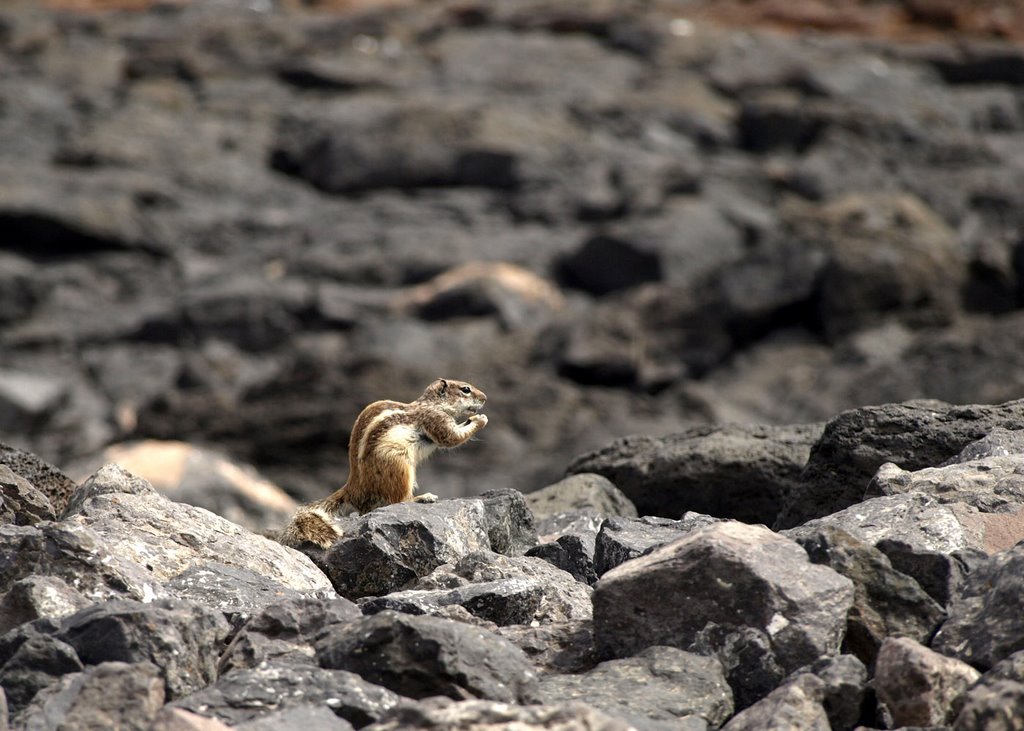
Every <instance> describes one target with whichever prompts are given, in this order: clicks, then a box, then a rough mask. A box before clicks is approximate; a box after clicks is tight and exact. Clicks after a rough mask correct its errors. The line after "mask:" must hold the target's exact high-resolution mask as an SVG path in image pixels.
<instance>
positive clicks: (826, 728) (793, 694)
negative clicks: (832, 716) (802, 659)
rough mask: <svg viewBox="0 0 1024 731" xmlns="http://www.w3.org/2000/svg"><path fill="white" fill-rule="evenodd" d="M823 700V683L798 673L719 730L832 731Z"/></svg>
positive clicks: (808, 675)
mask: <svg viewBox="0 0 1024 731" xmlns="http://www.w3.org/2000/svg"><path fill="white" fill-rule="evenodd" d="M824 698H825V684H824V683H823V682H822V681H821V680H820V679H819V678H817V677H815V676H813V675H811V674H809V673H805V674H801V675H800V677H799V678H798V679H797V680H796V681H795V682H792V683H786V684H785V685H782V686H780V687H779V688H776V689H775V690H773V691H772V692H771V693H769V694H768V695H767V696H765V697H764V698H762V699H761V700H759V701H758V702H757V703H755V704H753V705H752V706H750V707H749V708H746V709H745V710H742V711H740V712H739V713H737V714H736V715H735V716H733V717H732V719H731V720H730V721H729V723H727V724H725V725H724V726H722V731H789V730H790V729H801V731H831V729H832V726H831V724H830V723H829V718H828V714H827V713H826V712H825V707H824V705H823V704H822V703H823V701H824Z"/></svg>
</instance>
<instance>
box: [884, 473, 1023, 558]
mask: <svg viewBox="0 0 1024 731" xmlns="http://www.w3.org/2000/svg"><path fill="white" fill-rule="evenodd" d="M908 492H918V493H923V494H925V495H930V496H932V497H934V498H935V499H936V500H938V501H939V502H941V503H964V504H966V505H971V506H973V507H975V508H977V509H978V510H979V511H981V512H982V513H1004V514H1013V513H1017V512H1020V511H1021V510H1022V509H1024V454H1011V455H1006V456H1003V457H987V458H985V459H978V460H972V461H969V462H961V463H959V464H951V465H947V466H945V467H925V468H924V469H920V470H915V471H913V472H911V471H908V470H902V469H900V468H899V467H897V466H896V465H894V464H892V463H891V462H886V463H885V464H883V465H882V466H881V467H879V468H878V472H876V473H875V476H874V477H873V478H871V482H870V483H869V484H868V488H867V493H866V494H867V495H868V496H871V497H875V496H878V495H902V494H904V493H908ZM1004 517H1007V516H1004ZM1017 522H1019V523H1020V524H1021V525H1020V528H1019V531H1020V532H1019V533H1018V534H1016V535H1014V534H1011V535H1007V536H1006V537H1005V541H1006V542H1005V545H1003V544H1000V545H1001V548H1009V547H1010V546H1012V545H1013V544H1014V543H1016V542H1017V541H1019V540H1021V539H1022V538H1024V515H1021V516H1020V518H1019V520H1018V521H1017ZM1007 527H1008V528H1009V527H1010V526H1009V525H1008V526H1007ZM1001 548H995V549H994V550H1001Z"/></svg>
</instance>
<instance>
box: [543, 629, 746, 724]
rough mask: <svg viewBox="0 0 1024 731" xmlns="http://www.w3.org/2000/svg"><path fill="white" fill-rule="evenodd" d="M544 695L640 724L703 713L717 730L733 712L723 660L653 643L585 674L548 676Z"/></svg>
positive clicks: (545, 699) (549, 700)
mask: <svg viewBox="0 0 1024 731" xmlns="http://www.w3.org/2000/svg"><path fill="white" fill-rule="evenodd" d="M540 696H541V701H542V702H543V703H548V704H550V705H556V704H558V703H565V702H567V701H582V702H584V703H586V704H587V705H588V706H592V707H594V708H597V709H598V710H601V711H604V712H605V713H607V714H609V715H611V716H616V717H618V718H622V719H623V720H626V721H630V722H631V723H636V724H637V725H642V724H643V723H645V722H648V721H649V720H654V721H676V720H678V719H682V718H686V717H687V716H699V717H701V718H703V719H704V720H705V721H706V722H707V723H708V725H709V726H710V727H712V728H714V727H717V726H720V725H721V724H722V723H724V722H725V720H726V719H728V718H729V717H730V716H731V715H732V710H733V705H732V690H731V689H730V688H729V684H728V683H727V682H726V680H725V675H724V673H723V672H722V665H721V663H719V662H718V660H716V659H714V658H710V657H703V656H701V655H694V654H693V653H689V652H683V651H682V650H678V649H676V648H674V647H659V646H653V647H648V648H647V649H645V650H643V651H642V652H640V653H638V654H637V655H635V656H633V657H631V658H626V659H623V660H608V661H606V662H603V663H601V664H600V665H598V666H597V667H595V668H594V669H593V670H590V671H588V672H586V673H584V674H582V675H548V676H546V677H543V678H541V682H540Z"/></svg>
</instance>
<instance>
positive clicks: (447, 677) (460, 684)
mask: <svg viewBox="0 0 1024 731" xmlns="http://www.w3.org/2000/svg"><path fill="white" fill-rule="evenodd" d="M316 657H317V661H318V662H319V663H320V665H321V666H322V667H326V668H337V669H342V670H349V671H351V672H355V673H358V674H359V675H361V676H362V677H363V679H364V680H367V681H369V682H371V683H380V684H382V685H384V686H385V687H386V688H390V689H391V690H393V691H394V692H396V693H400V694H401V695H404V696H407V697H410V698H425V697H427V696H431V695H446V696H448V697H450V698H456V699H460V698H465V697H466V696H473V697H476V698H482V699H485V700H496V701H502V702H505V703H516V702H526V703H529V702H533V701H534V700H535V699H536V696H537V677H536V674H535V673H534V672H533V669H532V668H531V666H530V662H529V660H527V659H526V656H525V655H524V654H523V653H522V651H521V650H520V649H519V648H517V647H515V646H514V645H512V644H511V643H509V642H508V641H507V640H503V639H501V638H500V637H498V636H497V635H494V634H493V633H490V632H487V631H485V630H481V629H479V628H476V627H469V626H467V625H464V624H462V623H460V622H453V621H450V620H445V619H440V618H437V617H412V616H407V615H403V614H398V613H396V612H381V613H380V614H375V615H373V616H370V617H365V618H363V619H361V620H356V621H354V622H351V623H349V624H346V625H343V626H339V627H331V628H330V629H328V630H327V632H325V633H324V634H323V635H322V636H321V637H320V639H319V640H318V641H317V643H316Z"/></svg>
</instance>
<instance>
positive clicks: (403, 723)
mask: <svg viewBox="0 0 1024 731" xmlns="http://www.w3.org/2000/svg"><path fill="white" fill-rule="evenodd" d="M438 728H444V729H450V731H477V730H478V729H497V728H515V729H517V731H519V730H520V729H521V731H546V730H547V729H558V730H559V731H630V729H633V728H634V727H633V726H631V725H630V724H628V723H626V722H625V721H621V720H619V719H616V718H613V717H612V716H608V715H606V714H604V713H602V712H601V711H598V710H595V709H593V708H591V707H590V706H587V705H584V704H582V703H566V704H559V705H557V706H538V705H532V706H517V705H510V704H508V703H498V702H495V701H483V700H468V701H462V702H461V703H453V702H452V701H450V700H448V699H447V698H428V699H427V700H425V701H422V702H420V703H417V704H416V705H415V706H407V707H404V708H401V709H399V710H396V711H394V712H393V713H390V714H388V716H387V717H385V718H384V719H383V720H382V721H380V722H379V723H375V724H373V725H372V726H367V727H366V731H402V730H403V729H438ZM684 731H698V729H696V728H694V729H684ZM700 731H702V729H701V730H700Z"/></svg>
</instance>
